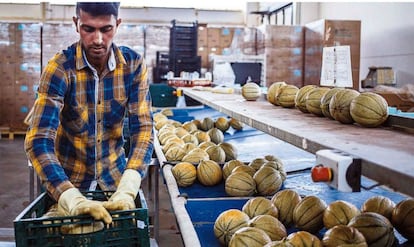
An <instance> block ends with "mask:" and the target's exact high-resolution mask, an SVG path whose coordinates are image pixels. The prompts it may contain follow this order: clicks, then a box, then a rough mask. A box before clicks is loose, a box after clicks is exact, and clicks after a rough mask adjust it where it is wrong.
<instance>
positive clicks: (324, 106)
mask: <svg viewBox="0 0 414 247" xmlns="http://www.w3.org/2000/svg"><path fill="white" fill-rule="evenodd" d="M343 89H344V88H340V87H334V88H331V89H329V91H328V92H326V93H325V94H324V95H323V96H322V98H321V111H322V114H323V115H324V116H325V117H327V118H330V119H333V117H332V115H331V113H330V112H329V103H330V102H331V99H332V97H333V96H334V95H335V94H336V93H337V92H339V91H340V90H343Z"/></svg>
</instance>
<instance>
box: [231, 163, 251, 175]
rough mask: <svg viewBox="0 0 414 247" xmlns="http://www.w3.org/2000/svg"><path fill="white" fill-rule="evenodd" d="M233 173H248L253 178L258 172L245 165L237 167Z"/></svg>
mask: <svg viewBox="0 0 414 247" xmlns="http://www.w3.org/2000/svg"><path fill="white" fill-rule="evenodd" d="M233 172H245V173H247V174H249V175H250V176H252V177H253V176H254V174H255V173H256V170H255V169H253V168H252V167H251V166H248V165H245V164H243V165H241V166H237V167H235V168H234V169H233V171H232V173H233Z"/></svg>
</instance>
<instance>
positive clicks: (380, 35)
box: [299, 2, 414, 87]
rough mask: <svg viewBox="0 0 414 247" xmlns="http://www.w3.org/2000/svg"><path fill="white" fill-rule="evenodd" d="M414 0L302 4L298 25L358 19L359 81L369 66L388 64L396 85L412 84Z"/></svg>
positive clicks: (413, 74) (413, 65) (413, 77)
mask: <svg viewBox="0 0 414 247" xmlns="http://www.w3.org/2000/svg"><path fill="white" fill-rule="evenodd" d="M413 13H414V3H409V2H405V3H384V2H382V3H357V2H355V3H330V2H324V3H302V4H301V16H300V20H299V22H300V24H302V25H303V24H306V23H308V22H311V21H314V20H317V19H338V20H347V19H348V20H350V19H354V20H361V65H360V80H362V79H364V78H366V76H367V74H368V71H369V67H370V66H390V67H392V68H393V69H394V71H395V72H396V81H397V87H401V86H403V85H405V84H414V70H413V68H414V46H413V45H412V41H413V40H414V19H413V18H412V15H413Z"/></svg>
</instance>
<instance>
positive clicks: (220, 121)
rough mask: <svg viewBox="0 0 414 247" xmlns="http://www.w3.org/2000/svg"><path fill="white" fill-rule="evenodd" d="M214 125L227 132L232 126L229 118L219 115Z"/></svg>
mask: <svg viewBox="0 0 414 247" xmlns="http://www.w3.org/2000/svg"><path fill="white" fill-rule="evenodd" d="M214 127H216V128H217V129H219V130H221V131H222V132H226V131H227V130H228V129H229V128H230V124H229V121H228V120H227V118H225V117H218V118H217V119H216V121H215V122H214Z"/></svg>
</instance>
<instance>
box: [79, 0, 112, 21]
mask: <svg viewBox="0 0 414 247" xmlns="http://www.w3.org/2000/svg"><path fill="white" fill-rule="evenodd" d="M81 9H82V10H83V11H85V12H86V13H88V14H90V15H92V16H99V15H114V16H115V18H118V10H119V2H77V3H76V16H79V15H80V10H81Z"/></svg>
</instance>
